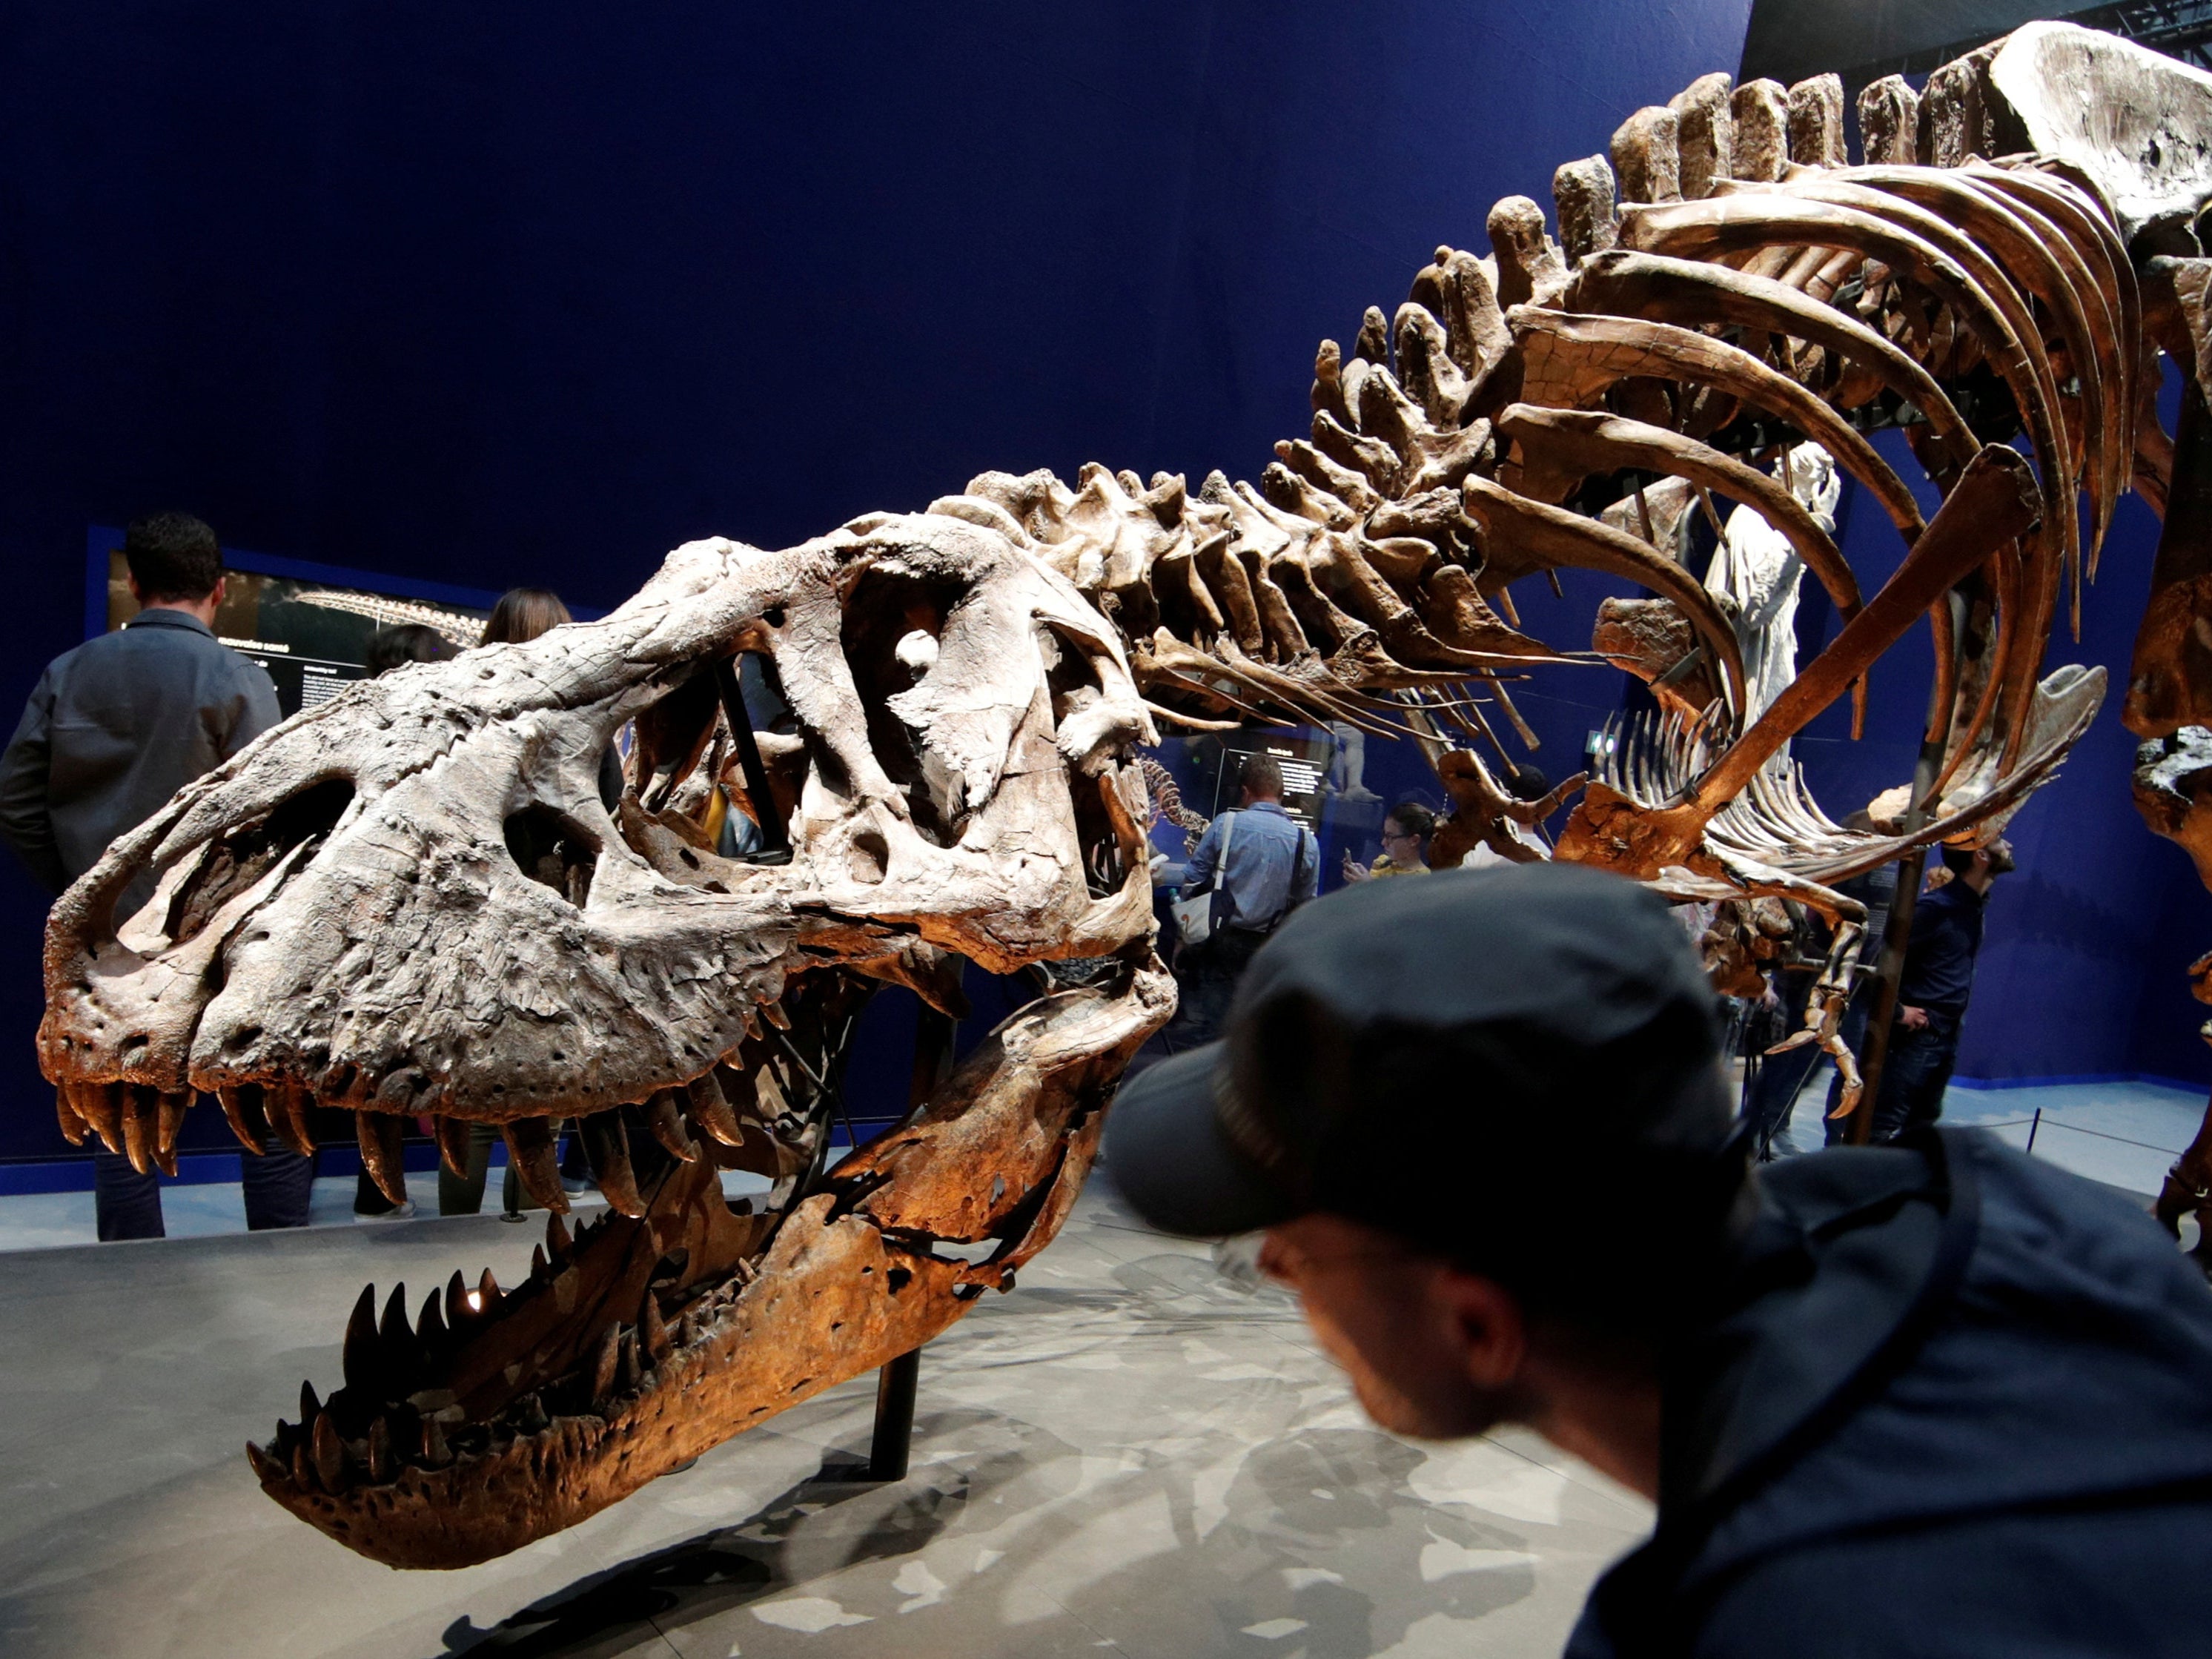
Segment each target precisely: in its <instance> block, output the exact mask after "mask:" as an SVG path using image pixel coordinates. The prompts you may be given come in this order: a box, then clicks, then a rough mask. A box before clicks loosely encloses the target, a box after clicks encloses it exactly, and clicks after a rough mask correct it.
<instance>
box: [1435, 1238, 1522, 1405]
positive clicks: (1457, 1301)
mask: <svg viewBox="0 0 2212 1659" xmlns="http://www.w3.org/2000/svg"><path fill="white" fill-rule="evenodd" d="M1434 1294H1435V1296H1436V1297H1437V1300H1438V1302H1439V1303H1440V1304H1441V1305H1442V1306H1443V1310H1444V1311H1445V1313H1446V1315H1447V1316H1448V1317H1449V1319H1450V1321H1451V1326H1452V1335H1453V1337H1454V1339H1455V1341H1456V1343H1457V1345H1458V1347H1459V1349H1460V1352H1461V1356H1462V1364H1463V1365H1464V1367H1465V1370H1466V1374H1467V1380H1468V1382H1470V1383H1474V1385H1475V1386H1476V1387H1477V1388H1481V1389H1503V1388H1507V1387H1510V1385H1511V1384H1512V1383H1515V1382H1516V1381H1517V1380H1518V1379H1519V1377H1520V1376H1521V1368H1522V1365H1523V1364H1526V1363H1527V1361H1528V1318H1527V1316H1526V1315H1524V1314H1523V1313H1522V1310H1521V1304H1520V1302H1519V1301H1518V1299H1516V1297H1515V1296H1514V1294H1513V1292H1512V1291H1509V1290H1507V1289H1506V1288H1505V1287H1504V1285H1500V1284H1499V1283H1498V1281H1497V1280H1496V1279H1486V1278H1484V1277H1483V1276H1482V1275H1481V1274H1480V1273H1467V1272H1463V1271H1462V1270H1461V1269H1459V1268H1456V1267H1445V1268H1442V1269H1440V1270H1439V1271H1438V1273H1437V1279H1436V1284H1435V1286H1434Z"/></svg>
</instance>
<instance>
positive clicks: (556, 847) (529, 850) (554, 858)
mask: <svg viewBox="0 0 2212 1659" xmlns="http://www.w3.org/2000/svg"><path fill="white" fill-rule="evenodd" d="M505 829H506V832H507V852H508V854H510V855H511V856H512V857H513V860H514V866H515V868H516V869H518V870H520V871H521V872H522V873H523V874H524V875H526V876H527V877H529V878H531V880H532V881H534V882H537V883H538V884H541V885H543V886H546V887H550V888H551V889H552V890H554V891H555V892H556V893H558V894H560V895H561V896H562V898H564V899H566V900H568V902H569V903H571V904H573V905H574V906H575V907H576V908H578V909H582V908H584V901H585V900H586V898H587V897H589V896H591V891H592V872H594V871H595V870H596V869H597V868H598V867H599V846H598V843H597V842H596V841H595V840H594V839H593V837H592V836H591V835H590V834H589V833H588V832H587V831H586V829H584V827H583V826H582V825H581V824H580V823H577V822H576V821H575V820H574V818H572V817H568V814H567V813H565V812H558V811H555V810H554V809H553V808H551V807H550V806H546V805H542V804H541V803H538V802H536V801H532V803H531V804H530V805H527V806H526V807H524V808H523V809H522V810H521V811H520V812H511V813H509V814H508V815H507V823H506V825H505Z"/></svg>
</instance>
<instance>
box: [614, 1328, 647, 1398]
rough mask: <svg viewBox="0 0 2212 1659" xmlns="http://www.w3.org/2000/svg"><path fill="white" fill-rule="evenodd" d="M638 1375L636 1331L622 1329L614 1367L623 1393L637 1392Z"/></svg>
mask: <svg viewBox="0 0 2212 1659" xmlns="http://www.w3.org/2000/svg"><path fill="white" fill-rule="evenodd" d="M640 1375H641V1374H640V1370H639V1367H638V1363H637V1333H636V1332H635V1331H624V1332H623V1337H622V1343H621V1354H620V1357H619V1358H618V1360H617V1364H616V1367H615V1376H616V1378H617V1381H618V1382H620V1383H621V1384H622V1391H623V1393H624V1394H635V1393H636V1392H637V1387H638V1383H639V1380H640Z"/></svg>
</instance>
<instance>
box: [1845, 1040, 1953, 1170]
mask: <svg viewBox="0 0 2212 1659" xmlns="http://www.w3.org/2000/svg"><path fill="white" fill-rule="evenodd" d="M1958 1063H1959V1018H1958V1016H1956V1015H1955V1014H1939V1013H1936V1012H1932V1011H1931V1012H1929V1016H1928V1023H1927V1024H1925V1025H1923V1026H1922V1027H1921V1028H1920V1029H1919V1030H1917V1031H1916V1030H1910V1029H1908V1028H1907V1027H1906V1026H1905V1024H1904V1022H1902V1021H1899V1023H1898V1024H1894V1025H1893V1026H1891V1027H1890V1028H1889V1052H1888V1053H1887V1054H1886V1055H1885V1056H1884V1057H1883V1060H1882V1066H1881V1092H1880V1093H1878V1094H1877V1095H1876V1096H1875V1104H1874V1129H1873V1133H1871V1134H1869V1136H1868V1139H1869V1141H1870V1142H1872V1143H1873V1144H1875V1145H1877V1146H1878V1145H1880V1144H1881V1143H1882V1142H1884V1141H1890V1140H1895V1139H1897V1138H1898V1137H1899V1136H1900V1135H1903V1134H1906V1133H1911V1131H1914V1130H1917V1129H1924V1128H1927V1127H1930V1126H1931V1125H1933V1124H1934V1123H1935V1122H1936V1120H1937V1119H1938V1118H1940V1117H1942V1115H1943V1091H1944V1090H1946V1089H1947V1088H1948V1087H1949V1086H1950V1084H1951V1071H1952V1068H1953V1067H1954V1066H1956V1065H1957V1064H1958ZM1844 1127H1846V1126H1845V1125H1844V1123H1842V1122H1838V1121H1830V1123H1829V1125H1828V1139H1829V1141H1830V1143H1831V1144H1833V1143H1834V1142H1836V1141H1838V1140H1839V1139H1842V1138H1843V1137H1842V1136H1841V1134H1839V1133H1838V1131H1839V1130H1841V1129H1843V1128H1844Z"/></svg>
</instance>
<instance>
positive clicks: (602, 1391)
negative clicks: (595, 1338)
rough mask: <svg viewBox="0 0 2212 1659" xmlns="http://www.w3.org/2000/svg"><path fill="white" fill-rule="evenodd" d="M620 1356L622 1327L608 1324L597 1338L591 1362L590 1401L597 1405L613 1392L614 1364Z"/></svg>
mask: <svg viewBox="0 0 2212 1659" xmlns="http://www.w3.org/2000/svg"><path fill="white" fill-rule="evenodd" d="M620 1358H622V1327H621V1326H619V1325H610V1326H608V1327H607V1330H606V1334H605V1336H602V1337H601V1338H600V1339H599V1354H598V1356H597V1357H596V1358H594V1359H593V1360H592V1404H593V1405H594V1406H597V1405H599V1404H600V1403H601V1402H603V1401H605V1400H606V1399H607V1397H608V1396H609V1395H611V1394H613V1393H614V1389H615V1365H616V1362H617V1361H618V1360H619V1359H620Z"/></svg>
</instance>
